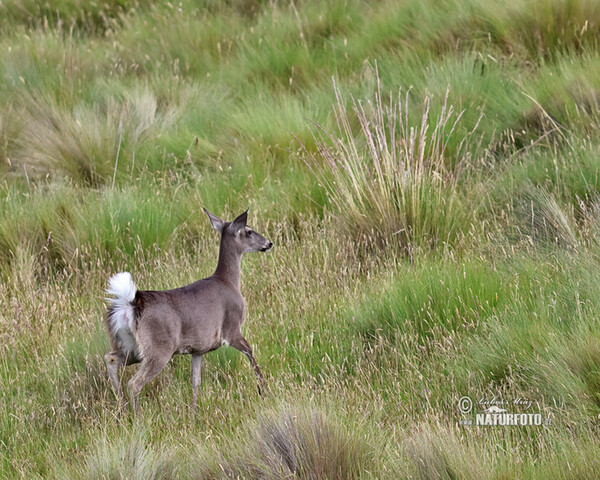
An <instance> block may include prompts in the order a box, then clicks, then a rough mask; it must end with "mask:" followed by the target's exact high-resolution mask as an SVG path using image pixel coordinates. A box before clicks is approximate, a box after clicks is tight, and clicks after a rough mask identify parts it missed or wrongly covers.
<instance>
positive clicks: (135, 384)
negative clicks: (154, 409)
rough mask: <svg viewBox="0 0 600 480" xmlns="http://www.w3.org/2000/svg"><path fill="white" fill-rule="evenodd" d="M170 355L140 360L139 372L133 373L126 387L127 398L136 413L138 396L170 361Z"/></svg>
mask: <svg viewBox="0 0 600 480" xmlns="http://www.w3.org/2000/svg"><path fill="white" fill-rule="evenodd" d="M170 358H171V354H166V355H160V356H153V357H145V358H144V359H143V360H142V365H141V366H140V368H139V370H138V371H137V372H136V373H135V375H134V376H133V377H131V379H130V380H129V382H128V383H127V387H128V389H129V397H130V398H131V403H132V405H133V411H134V412H135V413H137V412H138V411H139V408H140V405H139V401H138V396H139V394H140V392H141V391H142V388H144V385H146V384H147V383H148V382H149V381H151V380H152V379H153V378H154V377H156V375H158V374H159V373H160V371H161V370H162V369H163V368H164V367H165V365H166V364H167V362H168V361H169V360H170Z"/></svg>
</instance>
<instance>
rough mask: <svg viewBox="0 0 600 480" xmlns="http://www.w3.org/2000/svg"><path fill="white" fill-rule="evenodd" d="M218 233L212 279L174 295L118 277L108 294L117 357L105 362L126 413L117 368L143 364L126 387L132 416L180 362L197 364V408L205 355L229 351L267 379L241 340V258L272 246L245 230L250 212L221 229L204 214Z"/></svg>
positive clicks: (220, 222)
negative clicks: (159, 378) (181, 357)
mask: <svg viewBox="0 0 600 480" xmlns="http://www.w3.org/2000/svg"><path fill="white" fill-rule="evenodd" d="M204 212H205V213H206V214H207V215H208V218H209V219H210V222H211V224H212V226H213V228H214V229H215V230H217V231H218V232H219V233H220V234H221V245H220V249H219V260H218V263H217V269H216V270H215V273H214V274H213V275H211V276H210V277H208V278H205V279H203V280H198V281H197V282H194V283H192V284H190V285H186V286H185V287H180V288H176V289H174V290H163V291H152V290H137V288H136V286H135V283H134V282H133V280H132V278H131V274H130V273H129V272H122V273H118V274H116V275H114V276H113V277H111V278H110V280H109V287H108V290H107V293H109V294H110V295H113V296H114V298H111V299H108V300H109V302H110V305H109V307H108V310H107V313H106V325H107V327H108V335H109V337H110V343H111V347H112V351H111V352H110V353H107V354H106V355H105V356H104V361H105V363H106V368H107V370H108V376H109V378H110V380H111V381H112V383H113V386H114V388H115V392H116V394H117V397H118V398H119V400H120V403H121V406H124V405H125V397H124V395H123V390H122V388H121V384H120V381H119V377H118V370H119V368H120V367H125V366H127V365H132V364H135V363H140V362H141V365H140V368H139V370H138V371H137V372H136V373H135V375H134V376H133V377H132V378H131V380H129V383H128V389H129V395H130V398H131V402H132V405H133V410H134V411H136V412H137V410H138V409H139V402H138V395H139V393H140V391H141V390H142V388H143V387H144V385H146V384H147V383H148V382H149V381H150V380H152V379H153V378H154V377H155V376H156V375H158V373H159V372H160V371H161V370H162V369H163V368H164V366H165V365H166V364H167V362H168V361H169V360H170V358H171V357H172V356H173V355H175V354H190V355H191V356H192V389H193V406H194V408H195V407H196V404H197V401H198V385H199V384H200V369H201V365H202V355H204V354H205V353H207V352H210V351H212V350H216V349H217V348H219V347H221V346H223V345H225V346H227V345H230V346H232V347H233V348H236V349H237V350H239V351H240V352H242V353H243V354H244V355H246V356H247V357H248V359H249V360H250V363H251V364H252V367H253V368H254V371H255V372H256V375H257V376H258V381H259V387H258V388H259V392H260V391H261V386H263V384H264V378H263V376H262V373H261V371H260V368H259V367H258V364H257V363H256V360H255V359H254V356H253V355H252V348H250V345H249V344H248V342H247V341H246V339H245V338H244V337H243V336H242V331H241V326H242V322H243V321H244V299H243V297H242V294H241V292H240V270H241V260H242V255H243V254H244V253H246V252H258V251H261V252H266V251H268V250H270V249H271V247H273V243H272V242H270V241H269V240H267V239H266V238H264V237H263V236H261V235H259V234H258V233H256V232H255V231H253V230H252V229H251V228H250V227H248V226H247V225H246V221H247V219H248V211H247V210H246V211H245V212H244V213H242V214H241V215H240V216H238V217H237V218H236V219H235V220H234V221H233V222H224V221H223V220H221V219H220V218H219V217H217V216H216V215H213V214H212V213H210V212H208V211H207V210H206V209H204Z"/></svg>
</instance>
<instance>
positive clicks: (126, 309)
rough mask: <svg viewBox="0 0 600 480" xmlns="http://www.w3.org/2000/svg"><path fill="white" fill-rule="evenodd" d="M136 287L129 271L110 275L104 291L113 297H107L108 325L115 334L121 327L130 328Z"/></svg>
mask: <svg viewBox="0 0 600 480" xmlns="http://www.w3.org/2000/svg"><path fill="white" fill-rule="evenodd" d="M136 292H137V288H136V286H135V283H134V281H133V278H131V274H130V273H129V272H121V273H117V274H116V275H113V276H112V277H110V280H109V281H108V289H107V290H106V293H108V294H109V295H114V296H115V298H107V300H108V301H109V302H110V304H111V305H110V326H111V328H112V331H113V333H115V334H116V332H118V331H119V330H121V329H122V328H125V329H128V330H132V323H133V305H132V303H131V302H133V300H134V298H135V293H136Z"/></svg>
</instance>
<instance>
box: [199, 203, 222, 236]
mask: <svg viewBox="0 0 600 480" xmlns="http://www.w3.org/2000/svg"><path fill="white" fill-rule="evenodd" d="M202 210H204V213H206V214H207V215H208V218H209V219H210V224H211V225H212V227H213V228H214V229H215V230H216V231H217V232H219V233H223V227H224V226H225V222H224V221H223V220H221V219H220V218H219V217H217V216H216V215H213V214H212V213H210V212H209V211H208V210H207V209H206V208H203V209H202Z"/></svg>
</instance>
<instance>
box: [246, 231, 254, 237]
mask: <svg viewBox="0 0 600 480" xmlns="http://www.w3.org/2000/svg"><path fill="white" fill-rule="evenodd" d="M253 233H254V232H253V231H252V230H248V231H247V232H246V236H247V237H251V236H252V234H253Z"/></svg>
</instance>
